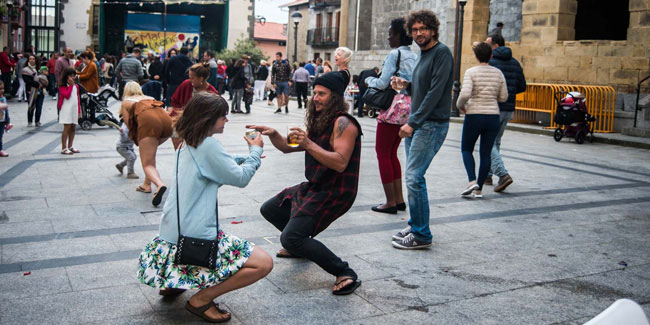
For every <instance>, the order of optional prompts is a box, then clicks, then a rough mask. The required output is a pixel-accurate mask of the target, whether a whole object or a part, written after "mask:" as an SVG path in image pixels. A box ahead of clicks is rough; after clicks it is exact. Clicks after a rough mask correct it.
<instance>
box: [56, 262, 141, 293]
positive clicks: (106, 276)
mask: <svg viewBox="0 0 650 325" xmlns="http://www.w3.org/2000/svg"><path fill="white" fill-rule="evenodd" d="M65 271H66V272H67V274H68V277H69V279H70V285H71V286H72V289H73V290H74V291H81V290H88V289H97V288H106V287H115V286H122V285H127V284H139V283H140V282H139V281H138V279H137V277H136V272H137V271H138V262H137V260H123V261H113V262H103V263H92V264H84V265H75V266H68V267H66V268H65Z"/></svg>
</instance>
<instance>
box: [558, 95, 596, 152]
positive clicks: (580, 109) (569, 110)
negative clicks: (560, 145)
mask: <svg viewBox="0 0 650 325" xmlns="http://www.w3.org/2000/svg"><path fill="white" fill-rule="evenodd" d="M554 96H555V101H556V102H557V110H556V112H555V117H554V118H553V121H554V122H555V123H557V124H558V127H557V129H555V134H554V135H553V138H554V139H555V141H558V142H559V141H561V140H562V138H563V137H565V136H567V137H572V138H574V139H575V140H576V143H578V144H583V143H584V142H585V139H586V138H587V136H589V142H593V141H594V130H593V128H592V126H591V124H590V122H593V121H595V120H596V119H595V118H594V117H593V116H591V115H590V114H589V113H588V112H587V105H586V103H585V102H586V99H585V96H584V95H583V94H581V93H579V92H566V91H558V92H556V93H555V95H554Z"/></svg>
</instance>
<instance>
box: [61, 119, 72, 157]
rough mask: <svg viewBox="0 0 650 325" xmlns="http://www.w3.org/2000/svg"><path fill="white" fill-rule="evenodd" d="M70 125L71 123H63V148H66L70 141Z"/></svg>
mask: <svg viewBox="0 0 650 325" xmlns="http://www.w3.org/2000/svg"><path fill="white" fill-rule="evenodd" d="M68 126H70V124H63V132H61V150H62V151H63V150H65V149H66V148H67V147H66V144H67V143H68Z"/></svg>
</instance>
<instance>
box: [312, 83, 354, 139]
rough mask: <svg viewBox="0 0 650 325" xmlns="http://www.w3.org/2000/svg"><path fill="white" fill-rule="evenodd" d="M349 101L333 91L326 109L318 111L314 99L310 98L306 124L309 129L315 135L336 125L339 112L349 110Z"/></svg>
mask: <svg viewBox="0 0 650 325" xmlns="http://www.w3.org/2000/svg"><path fill="white" fill-rule="evenodd" d="M347 111H348V103H346V102H345V100H344V99H343V96H341V95H339V94H336V93H334V92H332V95H331V98H330V101H329V103H327V104H325V109H323V110H322V111H320V112H317V111H316V104H314V100H313V99H310V100H309V103H308V104H307V113H306V114H305V124H306V126H307V131H308V132H309V133H310V134H312V135H315V136H320V135H321V134H323V132H325V131H327V129H328V128H329V127H331V126H332V125H334V120H335V119H336V115H337V114H338V113H339V112H347Z"/></svg>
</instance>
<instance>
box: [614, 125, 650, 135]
mask: <svg viewBox="0 0 650 325" xmlns="http://www.w3.org/2000/svg"><path fill="white" fill-rule="evenodd" d="M621 133H622V134H624V135H630V136H633V137H642V138H650V128H634V127H626V128H623V130H622V131H621Z"/></svg>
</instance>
